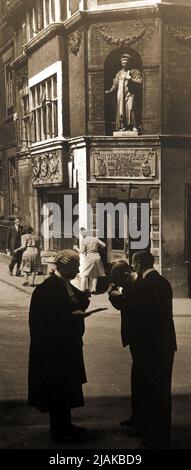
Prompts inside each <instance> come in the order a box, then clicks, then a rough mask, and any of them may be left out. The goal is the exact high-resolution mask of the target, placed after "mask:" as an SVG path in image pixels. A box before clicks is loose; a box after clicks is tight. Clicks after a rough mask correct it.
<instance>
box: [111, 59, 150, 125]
mask: <svg viewBox="0 0 191 470" xmlns="http://www.w3.org/2000/svg"><path fill="white" fill-rule="evenodd" d="M131 59H132V57H131V56H130V55H129V54H123V55H122V57H121V65H122V68H121V70H119V72H117V74H116V76H115V78H114V80H113V85H112V87H111V88H110V90H106V91H105V94H109V93H114V92H116V91H117V109H116V130H120V131H126V130H130V131H137V130H139V129H140V127H141V101H142V100H141V94H142V83H143V77H142V74H141V72H140V71H139V70H138V69H136V68H131V67H130V65H129V63H130V61H131Z"/></svg>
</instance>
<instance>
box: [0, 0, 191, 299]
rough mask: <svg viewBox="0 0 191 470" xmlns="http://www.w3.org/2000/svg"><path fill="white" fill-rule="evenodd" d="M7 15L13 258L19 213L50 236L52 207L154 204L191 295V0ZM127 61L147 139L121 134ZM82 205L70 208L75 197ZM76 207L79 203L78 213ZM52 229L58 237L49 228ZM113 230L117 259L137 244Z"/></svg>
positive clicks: (59, 4)
mask: <svg viewBox="0 0 191 470" xmlns="http://www.w3.org/2000/svg"><path fill="white" fill-rule="evenodd" d="M0 8H1V12H0V71H1V73H0V86H1V109H0V216H1V222H0V230H1V249H2V250H4V249H5V248H6V242H5V238H6V230H7V227H8V225H9V224H10V221H11V219H12V218H13V217H14V215H15V214H21V215H22V218H23V222H24V223H25V224H28V223H30V224H31V225H32V226H33V227H34V228H35V230H36V231H39V232H40V226H41V222H42V214H41V208H42V206H43V204H44V203H47V202H50V203H53V202H54V203H55V202H56V203H58V204H59V207H60V210H61V213H60V215H61V235H62V236H61V238H59V237H58V238H56V237H54V238H50V239H44V240H43V239H42V249H43V250H47V251H48V250H57V249H59V248H62V247H70V246H72V245H73V238H70V235H71V228H70V227H66V224H65V225H64V213H65V211H67V207H66V201H71V209H72V207H74V206H75V204H76V203H77V202H79V219H80V225H81V226H85V225H87V222H88V220H87V218H88V214H87V210H86V202H89V203H91V206H92V207H93V216H92V217H93V223H94V222H95V216H96V203H98V202H102V203H107V202H114V203H115V204H117V203H118V202H123V203H124V204H127V205H128V204H129V202H131V203H135V204H137V208H139V207H140V204H141V203H142V202H147V203H148V204H149V208H150V215H149V222H150V226H149V241H148V245H149V246H150V248H151V251H152V252H153V254H154V256H155V261H156V265H158V266H159V268H160V269H161V271H162V273H163V274H164V275H165V276H166V277H168V278H169V280H170V281H171V282H172V284H173V287H174V292H175V295H177V296H188V295H190V294H191V274H190V262H191V248H190V247H191V223H190V219H191V217H190V216H191V197H190V195H191V165H190V161H191V80H190V76H191V6H190V0H184V1H182V0H174V1H168V3H166V2H163V1H154V0H131V1H123V0H113V1H110V0H81V1H80V0H25V1H22V0H8V1H2V2H1V6H0ZM124 53H127V54H129V55H130V56H131V58H132V62H133V65H134V66H136V67H137V68H139V70H140V71H141V73H142V76H143V95H142V130H141V133H140V135H134V134H133V133H132V134H131V135H130V134H129V135H128V136H126V135H121V136H119V135H118V136H116V135H113V131H114V129H115V123H114V120H115V117H114V116H115V97H114V98H111V97H108V96H105V95H104V90H106V89H107V88H108V87H111V85H112V80H113V78H114V76H115V74H116V72H117V70H119V67H120V57H121V55H122V54H124ZM65 196H70V198H69V199H67V198H66V199H64V198H65ZM69 204H70V203H69ZM47 229H48V227H47ZM109 232H110V227H109V224H108V227H107V230H106V232H105V239H106V241H107V259H108V261H113V260H114V259H118V258H120V257H121V256H125V250H126V243H127V241H128V234H127V235H126V236H125V235H124V239H120V240H118V239H117V236H116V238H115V239H112V238H111V237H110V233H109ZM64 234H65V238H64V237H63V235H64Z"/></svg>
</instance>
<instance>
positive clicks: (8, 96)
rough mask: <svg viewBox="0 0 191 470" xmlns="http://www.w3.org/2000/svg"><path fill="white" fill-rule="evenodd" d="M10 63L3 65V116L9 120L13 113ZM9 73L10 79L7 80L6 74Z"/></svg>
mask: <svg viewBox="0 0 191 470" xmlns="http://www.w3.org/2000/svg"><path fill="white" fill-rule="evenodd" d="M11 62H12V61H9V62H7V63H6V64H5V65H4V77H5V115H6V118H9V117H10V116H12V115H13V112H14V78H13V70H12V68H11ZM8 73H11V78H10V79H8V77H7V74H8Z"/></svg>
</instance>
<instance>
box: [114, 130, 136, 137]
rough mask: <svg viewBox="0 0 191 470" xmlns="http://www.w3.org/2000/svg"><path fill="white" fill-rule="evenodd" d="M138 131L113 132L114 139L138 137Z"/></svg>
mask: <svg viewBox="0 0 191 470" xmlns="http://www.w3.org/2000/svg"><path fill="white" fill-rule="evenodd" d="M138 135H139V134H138V131H114V132H113V136H114V137H138Z"/></svg>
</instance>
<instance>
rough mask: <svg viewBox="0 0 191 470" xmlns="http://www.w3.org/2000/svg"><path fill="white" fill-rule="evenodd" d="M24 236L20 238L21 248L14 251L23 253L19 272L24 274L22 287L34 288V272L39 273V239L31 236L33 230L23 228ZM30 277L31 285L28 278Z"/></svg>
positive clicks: (28, 227)
mask: <svg viewBox="0 0 191 470" xmlns="http://www.w3.org/2000/svg"><path fill="white" fill-rule="evenodd" d="M24 232H25V233H24V235H22V237H21V246H20V247H19V248H17V250H16V251H23V256H22V266H21V270H22V272H23V273H24V276H25V281H24V283H23V286H29V285H30V286H32V287H34V280H35V276H36V272H38V271H40V255H39V246H38V245H39V238H38V237H37V235H34V234H33V228H32V227H30V226H27V227H25V228H24ZM30 275H31V284H29V276H30Z"/></svg>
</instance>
